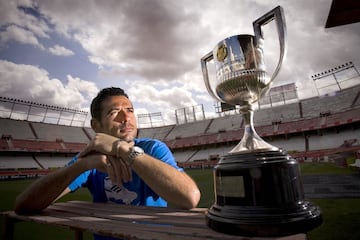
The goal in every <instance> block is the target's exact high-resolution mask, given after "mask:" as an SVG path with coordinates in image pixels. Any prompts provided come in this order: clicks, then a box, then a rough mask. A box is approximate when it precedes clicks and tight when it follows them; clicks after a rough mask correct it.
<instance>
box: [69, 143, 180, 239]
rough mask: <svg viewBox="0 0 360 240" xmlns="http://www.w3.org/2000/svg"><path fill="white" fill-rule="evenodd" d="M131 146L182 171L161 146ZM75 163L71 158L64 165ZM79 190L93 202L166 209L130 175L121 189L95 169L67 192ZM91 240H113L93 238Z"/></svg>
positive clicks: (164, 203) (154, 195) (150, 190)
mask: <svg viewBox="0 0 360 240" xmlns="http://www.w3.org/2000/svg"><path fill="white" fill-rule="evenodd" d="M135 145H136V146H139V147H141V148H142V149H143V150H144V152H145V153H147V154H148V155H150V156H153V157H154V158H157V159H159V160H161V161H163V162H165V163H167V164H169V165H170V166H173V167H174V168H176V169H178V170H179V171H184V170H183V169H182V168H180V167H179V166H177V164H176V161H175V159H174V156H173V155H172V153H171V151H170V149H169V148H168V147H167V146H166V144H165V143H163V142H161V141H159V140H156V139H150V138H141V139H135ZM75 161H77V156H75V157H74V158H73V159H72V160H71V161H70V162H69V163H68V164H67V165H71V164H73V163H74V162H75ZM80 187H87V188H88V189H89V191H90V193H91V195H92V197H93V202H101V203H104V202H114V203H118V204H131V205H143V206H158V207H166V206H167V202H166V201H165V200H164V199H163V198H161V197H160V196H159V195H157V194H156V193H155V192H154V191H153V190H152V189H151V188H150V187H149V186H147V185H146V184H145V182H144V181H143V180H142V179H141V178H140V177H139V176H138V175H137V174H136V173H135V172H134V171H132V181H131V182H127V183H124V184H123V186H117V185H113V184H112V183H111V181H110V178H109V176H108V174H107V173H103V172H100V171H98V170H96V169H92V170H88V171H86V172H84V173H82V174H81V175H79V176H78V177H77V178H76V179H75V180H74V181H73V182H72V183H71V184H70V185H69V188H70V189H71V191H72V192H73V191H76V190H77V189H78V188H80ZM95 239H96V240H99V239H113V238H104V237H102V236H96V235H95Z"/></svg>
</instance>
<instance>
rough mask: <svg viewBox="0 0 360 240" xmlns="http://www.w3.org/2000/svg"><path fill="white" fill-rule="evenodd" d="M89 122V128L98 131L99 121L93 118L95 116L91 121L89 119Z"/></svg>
mask: <svg viewBox="0 0 360 240" xmlns="http://www.w3.org/2000/svg"><path fill="white" fill-rule="evenodd" d="M90 124H91V128H92V129H93V130H94V131H95V132H99V131H100V122H99V121H98V120H97V119H95V118H92V119H91V121H90Z"/></svg>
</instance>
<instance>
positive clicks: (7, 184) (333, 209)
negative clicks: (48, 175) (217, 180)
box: [0, 163, 360, 240]
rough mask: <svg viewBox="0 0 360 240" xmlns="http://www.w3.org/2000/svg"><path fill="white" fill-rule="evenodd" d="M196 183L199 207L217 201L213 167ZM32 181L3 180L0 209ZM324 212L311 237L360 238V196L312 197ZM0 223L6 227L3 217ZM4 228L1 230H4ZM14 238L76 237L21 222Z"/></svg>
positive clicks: (321, 170)
mask: <svg viewBox="0 0 360 240" xmlns="http://www.w3.org/2000/svg"><path fill="white" fill-rule="evenodd" d="M300 166H301V172H302V175H308V174H351V173H354V171H353V170H351V169H349V168H344V167H338V166H335V165H333V164H323V163H302V164H300ZM187 172H188V173H189V175H191V176H192V177H193V178H194V180H195V181H196V182H197V184H198V186H199V188H200V190H201V193H202V196H201V201H200V203H199V207H209V206H211V204H212V203H213V202H214V192H213V177H212V170H210V169H207V170H200V169H199V170H188V171H187ZM32 181H33V180H15V181H0V193H1V200H0V211H1V212H3V211H7V210H11V209H12V208H13V204H14V199H15V197H16V196H17V194H19V193H20V192H21V191H22V190H23V189H25V188H26V186H28V185H29V184H30V183H31V182H32ZM69 200H85V201H91V197H90V195H89V193H88V192H87V190H86V189H80V190H78V191H77V192H76V193H73V194H69V195H68V196H65V197H64V198H63V199H61V201H69ZM311 201H312V202H314V203H315V204H317V205H319V206H320V208H321V210H322V212H323V219H324V223H323V224H322V225H321V226H320V227H318V228H316V229H314V230H313V231H311V232H309V233H308V240H342V239H344V240H345V239H346V240H355V239H356V240H357V239H360V228H359V226H360V199H311ZM0 224H1V225H0V226H1V227H2V226H3V222H2V220H1V221H0ZM1 230H2V229H1ZM15 230H16V231H15V240H22V239H27V240H35V239H36V240H39V239H52V240H64V239H73V232H72V231H69V230H68V229H61V228H56V227H49V226H46V227H45V226H44V225H41V224H34V223H28V222H26V223H18V224H17V225H16V228H15ZM84 239H86V240H87V239H92V236H91V234H89V233H86V234H84Z"/></svg>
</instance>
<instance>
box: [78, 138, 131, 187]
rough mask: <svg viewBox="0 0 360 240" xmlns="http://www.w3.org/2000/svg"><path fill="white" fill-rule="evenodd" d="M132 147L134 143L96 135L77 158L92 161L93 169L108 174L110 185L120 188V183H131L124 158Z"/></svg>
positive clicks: (129, 172) (129, 171) (129, 170)
mask: <svg viewBox="0 0 360 240" xmlns="http://www.w3.org/2000/svg"><path fill="white" fill-rule="evenodd" d="M133 146H134V142H130V143H128V142H126V141H122V140H119V139H118V138H116V137H113V136H111V135H108V134H104V133H97V134H96V135H95V137H94V138H93V139H92V140H91V141H90V143H89V144H88V145H87V146H86V148H85V149H84V150H83V151H81V153H80V154H79V156H78V157H79V158H83V159H86V160H87V161H94V162H92V164H91V165H93V164H94V167H93V168H96V169H98V170H99V171H102V172H107V173H108V174H109V177H110V180H111V182H112V183H114V184H116V185H118V186H122V183H126V182H129V181H131V179H132V175H131V167H129V166H128V165H127V164H126V162H125V160H124V157H126V154H127V153H128V152H129V150H130V148H131V147H133Z"/></svg>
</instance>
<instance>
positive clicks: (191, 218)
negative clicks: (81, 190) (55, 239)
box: [3, 201, 306, 240]
mask: <svg viewBox="0 0 360 240" xmlns="http://www.w3.org/2000/svg"><path fill="white" fill-rule="evenodd" d="M205 211H206V209H204V208H201V209H200V208H197V209H192V210H190V211H187V210H179V209H174V208H160V207H144V206H125V205H117V204H110V203H107V204H102V203H91V202H80V201H70V202H65V203H56V204H53V205H51V206H49V207H48V208H47V209H45V210H44V211H43V212H42V213H41V214H34V215H27V216H25V215H17V214H16V213H14V212H13V211H10V212H5V213H3V215H4V218H5V221H4V222H5V224H6V226H5V229H6V233H3V239H9V238H11V236H12V232H13V231H14V230H16V225H15V226H14V224H15V223H16V221H32V222H36V223H41V224H48V225H53V226H59V227H64V228H68V229H72V230H74V231H75V236H77V237H78V238H79V239H80V238H81V236H82V234H81V232H91V233H97V234H100V235H105V236H113V237H118V238H122V239H143V240H150V239H158V240H169V239H171V240H173V239H174V240H176V239H178V240H184V239H185V240H190V239H191V240H199V239H218V240H236V239H242V240H245V239H246V240H249V239H254V240H255V239H274V238H249V237H240V236H233V235H227V234H223V233H219V232H216V231H214V230H212V229H210V228H209V227H207V226H206V223H205ZM276 239H281V240H285V239H286V240H290V239H291V240H300V239H301V240H303V239H306V236H305V234H298V235H295V236H288V237H282V238H276Z"/></svg>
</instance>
